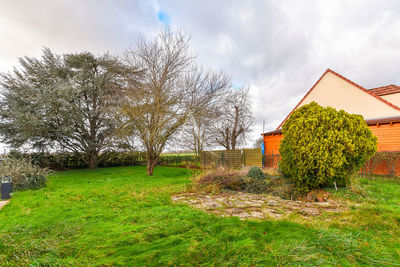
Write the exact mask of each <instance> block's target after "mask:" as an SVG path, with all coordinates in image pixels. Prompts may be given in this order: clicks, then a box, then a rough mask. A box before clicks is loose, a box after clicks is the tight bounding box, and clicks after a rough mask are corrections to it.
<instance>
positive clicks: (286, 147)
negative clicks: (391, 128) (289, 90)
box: [279, 102, 377, 191]
mask: <svg viewBox="0 0 400 267" xmlns="http://www.w3.org/2000/svg"><path fill="white" fill-rule="evenodd" d="M282 130H283V136H284V138H283V140H282V142H281V145H280V149H279V152H280V154H281V160H280V162H279V168H280V170H281V172H282V173H283V174H284V175H285V176H286V177H290V178H291V179H292V180H293V182H294V184H295V186H296V187H297V188H298V189H299V190H301V191H308V190H311V189H314V188H320V187H325V186H332V185H333V183H334V182H336V184H337V185H338V186H344V185H346V184H347V183H348V182H349V179H350V176H351V175H354V174H355V173H356V172H357V171H358V170H360V168H361V166H362V165H363V164H364V162H365V161H366V160H368V159H369V158H370V157H372V156H373V155H374V154H375V152H376V149H377V141H376V137H375V136H374V135H373V134H372V132H371V130H370V129H369V128H368V126H367V124H366V123H365V121H364V119H363V117H362V116H361V115H353V114H349V113H347V112H345V111H344V110H340V111H337V110H336V109H334V108H331V107H327V108H324V107H321V106H320V105H318V104H317V103H315V102H312V103H310V104H308V105H304V106H302V107H300V108H299V109H297V110H295V111H294V112H293V114H292V115H290V117H289V119H288V120H287V121H286V122H285V124H284V125H283V127H282Z"/></svg>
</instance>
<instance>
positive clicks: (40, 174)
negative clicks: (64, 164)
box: [0, 157, 50, 191]
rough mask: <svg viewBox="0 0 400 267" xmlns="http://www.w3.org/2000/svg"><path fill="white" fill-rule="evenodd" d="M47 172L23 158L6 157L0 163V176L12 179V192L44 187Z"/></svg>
mask: <svg viewBox="0 0 400 267" xmlns="http://www.w3.org/2000/svg"><path fill="white" fill-rule="evenodd" d="M49 172H50V171H49V170H48V169H43V168H40V167H38V166H37V165H33V164H32V163H31V162H30V161H29V160H27V159H25V158H11V157H6V158H5V159H4V160H3V161H1V162H0V176H10V177H11V178H12V187H13V191H17V190H27V189H39V188H42V187H45V186H46V182H47V179H46V176H47V175H48V174H49Z"/></svg>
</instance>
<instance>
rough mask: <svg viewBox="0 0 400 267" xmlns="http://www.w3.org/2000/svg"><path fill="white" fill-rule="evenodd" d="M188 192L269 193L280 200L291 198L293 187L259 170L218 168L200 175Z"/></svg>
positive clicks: (283, 179) (285, 181) (279, 177)
mask: <svg viewBox="0 0 400 267" xmlns="http://www.w3.org/2000/svg"><path fill="white" fill-rule="evenodd" d="M189 190H190V191H195V192H202V193H220V192H223V191H238V192H246V193H254V194H266V193H271V194H273V195H276V196H279V197H282V198H289V199H290V198H292V195H293V194H294V190H293V185H292V184H291V183H290V181H288V179H285V178H283V177H281V176H272V175H267V174H264V173H263V172H262V171H261V169H260V168H258V167H252V168H251V169H250V170H248V171H247V170H242V171H230V170H226V169H224V168H219V169H217V170H216V171H210V172H206V173H203V174H200V175H199V176H198V177H196V178H195V179H194V181H193V184H191V185H189Z"/></svg>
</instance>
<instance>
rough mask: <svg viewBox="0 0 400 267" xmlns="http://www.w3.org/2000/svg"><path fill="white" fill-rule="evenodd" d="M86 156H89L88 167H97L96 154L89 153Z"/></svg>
mask: <svg viewBox="0 0 400 267" xmlns="http://www.w3.org/2000/svg"><path fill="white" fill-rule="evenodd" d="M88 157H89V159H88V165H89V169H94V168H96V167H97V154H96V153H90V154H89V156H88Z"/></svg>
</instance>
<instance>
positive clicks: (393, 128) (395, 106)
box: [263, 69, 400, 174]
mask: <svg viewBox="0 0 400 267" xmlns="http://www.w3.org/2000/svg"><path fill="white" fill-rule="evenodd" d="M312 101H315V102H317V103H318V104H319V105H321V106H324V107H327V106H330V107H333V108H335V109H337V110H340V109H343V110H345V111H347V112H349V113H353V114H360V115H362V116H363V117H364V119H365V122H366V123H367V125H368V126H369V127H370V129H371V130H372V132H373V134H374V135H375V136H376V137H377V138H378V151H400V86H397V85H386V86H382V87H378V88H372V89H366V88H364V87H362V86H361V85H358V84H356V83H355V82H353V81H351V80H349V79H347V78H345V77H343V76H342V75H340V74H338V73H336V72H334V71H333V70H330V69H327V70H326V71H325V73H324V74H323V75H322V76H321V78H319V79H318V81H317V82H316V83H315V84H314V85H313V86H312V87H311V89H310V90H309V91H308V92H307V93H306V95H305V96H304V97H303V99H301V100H300V102H299V103H298V104H297V105H296V106H295V107H294V109H293V110H292V111H291V112H290V113H289V114H288V116H287V117H286V118H285V119H284V120H283V121H282V123H281V124H280V125H279V126H278V127H277V128H276V130H274V131H271V132H266V133H263V139H264V147H265V153H264V154H265V156H266V162H265V166H266V167H273V168H276V167H277V162H278V160H279V145H280V141H281V140H282V138H283V135H282V125H283V123H284V122H285V121H286V119H287V118H288V117H289V116H290V114H292V112H293V111H294V110H296V109H297V108H299V107H301V106H303V105H306V104H309V103H311V102H312ZM398 169H400V168H398ZM374 173H381V174H384V173H387V166H384V164H383V163H381V164H379V166H378V167H377V168H376V170H374Z"/></svg>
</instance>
